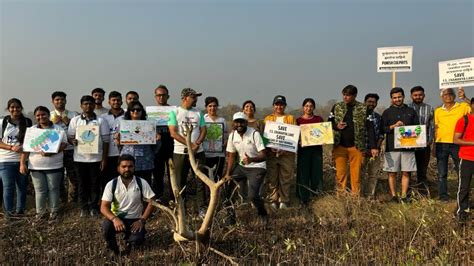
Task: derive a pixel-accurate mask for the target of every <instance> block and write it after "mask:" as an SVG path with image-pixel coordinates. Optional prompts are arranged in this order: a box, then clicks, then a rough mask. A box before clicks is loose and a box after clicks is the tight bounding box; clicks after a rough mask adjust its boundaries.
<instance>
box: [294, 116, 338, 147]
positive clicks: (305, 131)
mask: <svg viewBox="0 0 474 266" xmlns="http://www.w3.org/2000/svg"><path fill="white" fill-rule="evenodd" d="M300 131H301V147H307V146H315V145H325V144H334V135H333V132H332V124H331V122H322V123H313V124H303V125H300Z"/></svg>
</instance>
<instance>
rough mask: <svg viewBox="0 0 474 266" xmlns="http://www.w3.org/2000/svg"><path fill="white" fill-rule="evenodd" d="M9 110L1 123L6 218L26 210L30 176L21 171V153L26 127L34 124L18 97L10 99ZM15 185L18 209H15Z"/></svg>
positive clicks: (0, 156)
mask: <svg viewBox="0 0 474 266" xmlns="http://www.w3.org/2000/svg"><path fill="white" fill-rule="evenodd" d="M7 110H8V112H9V113H10V115H7V116H6V117H4V118H3V119H2V121H1V123H0V125H1V128H0V133H1V141H0V178H1V179H2V183H3V205H4V207H5V217H6V218H8V217H10V216H12V215H15V214H19V215H21V214H24V212H25V201H26V187H27V184H28V176H27V175H26V174H21V173H20V154H21V152H22V148H21V146H22V144H23V140H24V138H25V132H26V128H27V127H30V126H31V124H32V123H31V120H30V119H29V118H26V117H25V116H24V115H23V113H22V111H23V105H22V104H21V101H20V100H18V99H17V98H12V99H10V100H9V101H8V103H7ZM15 186H16V210H14V209H13V208H14V206H13V198H14V196H15V195H14V188H15Z"/></svg>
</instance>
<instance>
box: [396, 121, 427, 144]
mask: <svg viewBox="0 0 474 266" xmlns="http://www.w3.org/2000/svg"><path fill="white" fill-rule="evenodd" d="M394 134H395V135H394V142H395V143H394V144H395V149H409V148H424V147H426V125H416V126H402V127H396V128H395V129H394Z"/></svg>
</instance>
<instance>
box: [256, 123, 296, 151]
mask: <svg viewBox="0 0 474 266" xmlns="http://www.w3.org/2000/svg"><path fill="white" fill-rule="evenodd" d="M263 136H264V137H265V138H266V139H268V143H267V145H266V147H268V148H274V149H279V150H284V151H289V152H296V151H297V150H298V140H299V137H300V127H299V126H296V125H290V124H283V123H277V122H270V121H269V122H266V123H265V131H264V132H263Z"/></svg>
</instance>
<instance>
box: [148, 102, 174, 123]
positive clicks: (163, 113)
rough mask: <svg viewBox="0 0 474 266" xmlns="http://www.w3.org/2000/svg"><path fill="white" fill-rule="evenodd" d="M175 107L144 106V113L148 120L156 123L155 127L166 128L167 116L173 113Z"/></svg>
mask: <svg viewBox="0 0 474 266" xmlns="http://www.w3.org/2000/svg"><path fill="white" fill-rule="evenodd" d="M175 110H176V106H146V107H145V111H146V114H147V116H148V119H149V120H153V121H155V122H156V125H157V126H167V125H168V120H169V114H170V112H171V111H175Z"/></svg>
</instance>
